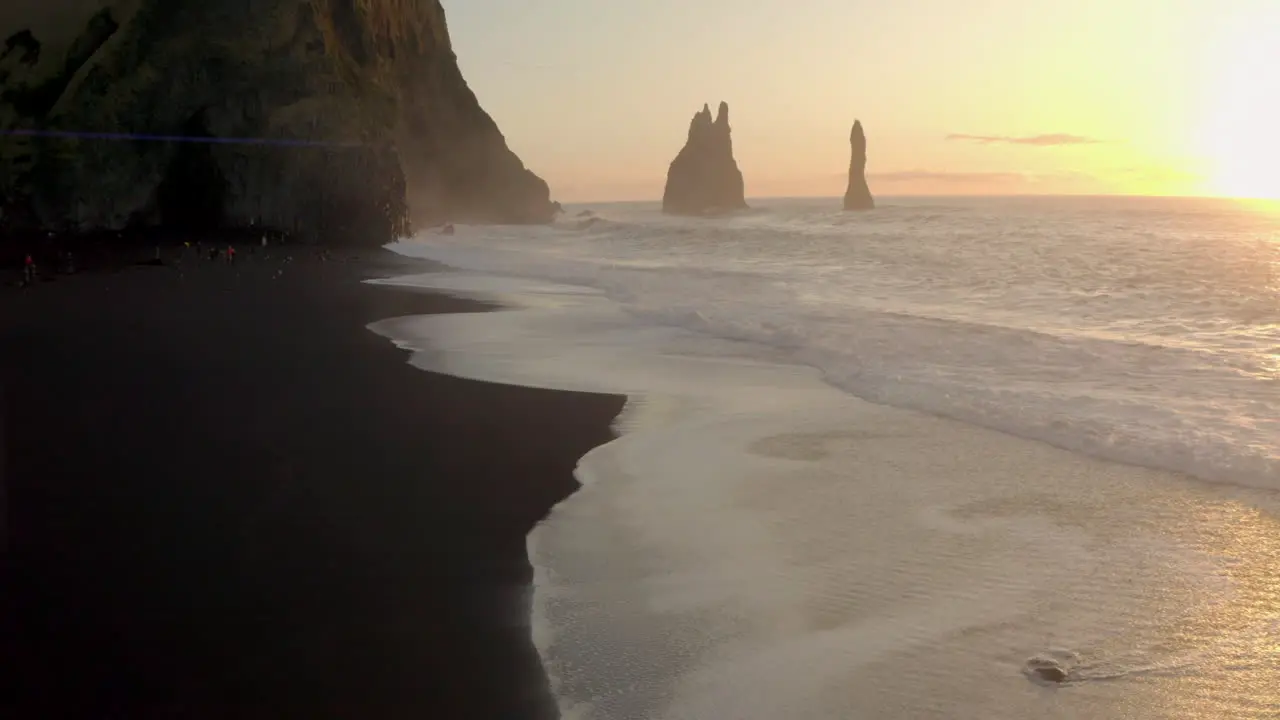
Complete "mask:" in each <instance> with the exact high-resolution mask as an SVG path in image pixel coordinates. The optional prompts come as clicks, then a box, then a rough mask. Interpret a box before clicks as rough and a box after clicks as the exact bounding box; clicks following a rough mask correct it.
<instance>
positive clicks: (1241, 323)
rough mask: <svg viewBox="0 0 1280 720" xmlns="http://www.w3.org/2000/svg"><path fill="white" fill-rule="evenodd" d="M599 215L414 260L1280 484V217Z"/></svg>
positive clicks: (447, 243)
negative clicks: (595, 301) (510, 279)
mask: <svg viewBox="0 0 1280 720" xmlns="http://www.w3.org/2000/svg"><path fill="white" fill-rule="evenodd" d="M757 205H758V206H759V207H758V209H757V210H754V211H751V212H749V213H746V214H743V215H740V216H736V217H732V218H725V219H717V220H706V219H680V218H668V217H664V216H662V215H661V214H660V213H658V212H657V208H656V206H653V205H644V204H618V205H607V206H597V207H594V208H592V211H593V212H595V213H597V214H598V216H597V217H594V218H589V217H588V218H578V217H575V215H576V213H577V212H578V210H579V209H578V208H570V212H569V213H567V215H566V219H565V220H564V221H562V223H561V224H560V225H558V226H556V227H550V228H459V229H458V234H457V235H455V236H452V237H445V236H437V235H423V236H420V237H419V238H417V239H416V240H414V241H411V242H406V243H402V244H400V246H399V247H398V248H397V249H398V251H400V252H403V253H406V254H410V255H416V256H420V257H429V258H432V259H435V260H439V261H441V262H444V263H446V264H448V265H451V266H454V267H459V268H463V269H467V270H472V271H476V272H487V273H496V274H500V275H509V276H519V277H524V278H529V279H538V280H543V281H553V282H561V283H568V284H573V285H582V286H587V287H591V288H595V289H598V290H600V291H602V292H603V293H604V294H605V295H606V296H607V297H609V298H610V299H612V300H614V301H615V302H617V303H618V304H619V305H620V306H621V307H622V308H624V309H625V310H626V312H628V313H629V314H630V315H632V316H633V317H634V318H635V319H636V320H637V322H638V323H640V324H645V325H666V326H675V327H682V328H686V329H690V330H694V331H697V332H699V333H702V334H706V335H711V336H715V337H720V338H725V339H733V340H743V341H750V342H751V343H754V350H752V352H753V353H754V354H755V355H756V356H757V357H770V358H775V357H777V356H778V355H779V354H781V355H784V356H785V357H786V359H787V360H788V361H790V362H795V363H799V364H804V365H808V366H811V367H815V368H817V369H819V370H820V371H821V372H822V373H823V376H824V378H825V379H826V380H827V381H828V382H830V383H832V384H834V385H836V386H838V387H840V388H842V389H845V390H847V391H850V392H852V393H854V394H855V395H858V396H859V397H862V398H864V399H869V400H873V401H876V402H881V403H885V404H889V405H894V406H898V407H905V408H913V409H919V410H923V411H926V412H929V413H933V414H939V415H943V416H947V417H952V418H956V419H961V420H965V421H968V422H972V423H976V424H979V425H982V426H984V427H989V428H994V429H999V430H1003V431H1006V432H1010V433H1013V434H1017V435H1021V436H1024V437H1029V438H1035V439H1041V440H1045V441H1047V442H1050V443H1052V444H1054V445H1057V446H1058V447H1063V448H1067V449H1073V450H1082V451H1085V452H1088V453H1091V454H1094V455H1097V456H1100V457H1106V458H1111V459H1117V460H1122V461H1125V462H1130V463H1135V464H1140V465H1148V466H1153V467H1161V468H1165V469H1171V470H1176V471H1182V472H1188V473H1191V474H1194V475H1197V476H1199V477H1202V478H1205V479H1209V480H1214V481H1221V482H1227V483H1235V484H1247V485H1252V486H1256V487H1267V488H1275V489H1280V413H1277V412H1276V408H1277V407H1280V212H1276V211H1275V209H1274V208H1268V207H1263V206H1257V205H1241V204H1239V203H1234V202H1231V201H1221V200H1182V199H1152V198H1147V199H1135V198H1016V199H984V200H977V199H974V200H957V199H935V200H927V199H913V200H893V199H889V200H885V201H883V202H882V204H881V205H882V206H881V208H880V209H877V210H875V211H872V212H868V213H841V212H838V211H836V210H835V209H834V208H835V207H836V203H835V202H834V201H829V200H818V201H801V200H790V201H781V200H780V201H767V200H761V201H758V202H757Z"/></svg>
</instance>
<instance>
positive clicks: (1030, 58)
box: [0, 0, 1280, 202]
mask: <svg viewBox="0 0 1280 720" xmlns="http://www.w3.org/2000/svg"><path fill="white" fill-rule="evenodd" d="M101 2H102V0H0V27H9V26H12V25H15V24H20V25H24V26H31V27H33V28H36V29H37V30H38V33H37V34H38V35H40V36H41V37H44V36H45V32H46V29H45V28H46V27H63V26H65V27H76V26H78V24H77V23H73V22H67V20H66V18H67V17H73V16H76V15H77V14H80V15H87V13H88V12H90V10H86V8H92V7H94V6H97V5H98V4H99V3H101ZM442 2H443V4H444V7H445V11H446V14H447V17H448V21H449V29H450V34H451V36H452V39H453V43H454V49H455V51H456V53H457V55H458V58H459V63H460V65H461V67H462V72H463V75H464V76H465V77H466V79H467V81H468V83H469V84H470V86H471V88H472V89H473V90H474V91H475V92H476V95H477V96H478V97H479V99H480V102H481V104H482V105H483V106H484V108H485V109H486V110H488V112H489V113H490V114H491V115H492V116H493V117H494V119H495V120H496V121H497V123H498V126H499V127H500V128H501V129H502V131H503V133H504V134H505V135H506V137H507V140H508V143H509V144H510V146H511V147H512V149H514V150H515V151H516V153H517V154H519V155H520V157H521V159H523V160H524V162H525V164H526V165H527V166H528V167H529V168H530V169H532V170H533V171H534V172H536V173H538V174H539V175H541V176H542V177H543V178H545V179H546V180H547V181H548V183H549V184H550V185H551V188H552V193H553V195H554V197H556V198H557V199H559V200H562V201H566V202H574V201H603V200H644V199H656V198H659V197H661V195H662V188H663V183H664V181H665V177H666V171H667V166H668V164H669V163H670V162H671V159H672V158H673V157H675V154H676V153H677V152H678V151H679V149H680V147H681V145H682V144H683V143H684V140H685V135H686V133H687V132H688V126H689V120H690V118H691V117H692V115H693V113H694V112H696V111H697V110H698V109H700V108H701V107H702V105H703V104H704V103H708V104H710V105H711V107H712V108H715V107H716V105H717V104H718V103H719V102H720V101H721V100H724V101H727V102H728V103H729V105H730V110H731V112H730V117H731V121H732V123H731V124H732V126H733V141H734V150H735V155H736V157H737V160H738V165H739V167H740V168H741V169H742V171H743V174H744V176H745V179H746V185H747V194H748V196H754V197H769V196H773V197H777V196H837V195H841V194H843V192H844V187H845V179H846V172H847V168H848V162H849V154H848V152H849V147H848V137H849V128H850V126H851V125H852V123H853V121H854V119H861V120H862V123H863V125H864V126H865V128H866V132H867V136H868V145H869V147H868V154H869V162H868V179H869V181H870V185H871V189H872V192H874V193H875V194H877V195H932V194H959V195H975V194H1027V193H1047V194H1061V193H1072V194H1075V193H1080V194H1112V193H1114V194H1140V195H1148V194H1150V195H1217V196H1232V197H1263V198H1272V199H1275V198H1280V0H1074V2H1063V1H1062V0H892V1H888V0H875V1H874V2H871V1H869V0H751V1H750V2H747V1H746V0H643V1H639V2H637V1H624V0H537V2H533V1H532V0H442Z"/></svg>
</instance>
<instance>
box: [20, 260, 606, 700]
mask: <svg viewBox="0 0 1280 720" xmlns="http://www.w3.org/2000/svg"><path fill="white" fill-rule="evenodd" d="M305 254H306V253H299V256H300V257H299V258H298V261H297V262H294V263H290V264H284V263H282V262H280V259H279V255H276V257H275V258H273V259H272V260H270V261H268V260H266V259H265V258H264V257H261V256H255V257H249V256H247V255H244V254H242V256H241V260H240V261H239V262H238V263H237V265H236V266H235V267H230V266H227V265H225V264H217V265H211V264H208V263H203V264H200V265H199V266H195V265H194V264H193V263H190V262H188V263H186V264H184V266H183V267H181V268H174V267H156V268H150V267H136V268H129V269H125V270H123V271H120V272H115V273H99V274H82V275H78V276H75V277H71V278H66V279H61V280H58V281H57V282H53V283H42V284H38V285H37V286H35V287H33V288H29V289H27V290H26V291H19V290H16V289H13V288H7V287H6V288H0V293H2V295H0V348H2V349H3V352H2V353H0V423H2V426H0V431H2V432H0V440H2V441H3V445H2V446H0V454H2V457H0V472H3V476H2V479H3V481H4V483H3V485H4V490H5V494H6V498H5V507H4V509H5V515H4V521H5V537H4V541H5V543H6V549H5V553H4V565H3V571H4V572H3V586H2V587H0V597H2V598H3V600H2V602H3V606H2V607H0V610H3V618H2V620H3V622H2V624H0V632H2V633H3V635H2V636H0V648H3V649H2V650H0V678H2V679H0V691H3V697H2V698H0V715H2V716H3V717H6V718H27V717H41V718H48V717H94V718H103V717H128V718H149V717H166V718H168V717H229V716H230V717H272V718H281V717H306V718H319V717H362V718H392V717H397V718H398V717H450V718H464V717H547V716H553V715H554V713H555V709H554V705H555V704H554V701H553V700H552V699H551V697H550V695H549V690H548V685H547V678H546V675H545V673H544V672H543V671H542V668H541V665H540V662H539V659H538V656H537V653H536V651H535V649H534V646H533V644H532V642H531V640H530V634H529V627H528V583H529V582H530V580H531V569H530V567H529V563H528V560H527V556H526V555H527V554H526V549H525V535H526V534H527V532H528V531H529V529H530V528H531V527H532V526H533V525H534V524H535V523H536V522H537V521H538V520H539V519H540V518H541V517H543V516H544V515H545V513H546V512H547V511H548V509H549V508H550V507H551V506H552V505H553V504H554V503H555V502H557V501H558V500H559V499H561V498H563V497H565V496H566V495H567V494H568V493H570V492H572V491H573V490H574V488H575V487H576V482H575V481H574V480H573V477H572V470H573V467H574V465H575V462H576V461H577V459H578V458H579V457H581V456H582V455H583V454H584V453H585V452H586V451H587V450H589V449H590V448H591V447H593V446H596V445H599V444H600V443H602V442H604V441H606V440H607V439H608V438H609V437H611V433H610V431H609V429H608V424H609V421H610V420H611V419H612V418H613V416H614V415H615V414H616V413H617V411H618V410H619V409H620V407H621V405H622V400H621V399H620V398H616V397H609V396H599V395H586V394H579V393H567V392H554V391H547V390H538V389H530V388H517V387H511V386H504V385H496V384H490V383H484V382H476V381H469V380H462V379H457V378H453V377H447V376H443V375H438V374H434V373H427V372H423V371H421V370H418V369H415V368H413V367H411V366H409V365H408V364H407V363H406V360H407V355H406V353H405V352H404V351H402V350H399V349H397V348H396V347H394V346H393V345H392V343H390V342H389V341H388V340H386V339H384V338H382V337H379V336H378V335H375V334H374V333H372V332H370V331H369V330H367V329H366V328H365V325H366V324H367V323H370V322H373V321H376V320H380V319H383V318H389V317H395V316H400V315H407V314H418V313H432V312H460V311H479V310H482V309H484V307H483V306H481V305H479V304H476V303H468V302H463V301H460V300H454V299H449V298H445V297H442V296H438V295H431V294H426V293H421V292H414V291H409V290H402V289H394V288H384V287H374V286H370V285H367V284H362V283H361V282H360V280H362V279H364V278H366V277H371V276H383V275H390V274H397V273H400V274H404V273H407V272H412V271H413V269H412V268H406V267H404V266H403V263H402V261H398V260H394V259H393V258H391V257H390V254H389V253H383V252H382V251H375V252H366V253H364V255H365V258H364V259H363V260H362V261H361V262H318V261H316V260H314V259H303V258H302V257H301V256H302V255H305ZM419 267H420V266H419ZM281 271H283V274H281V275H279V276H278V277H277V273H279V272H281Z"/></svg>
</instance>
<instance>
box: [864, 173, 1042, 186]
mask: <svg viewBox="0 0 1280 720" xmlns="http://www.w3.org/2000/svg"><path fill="white" fill-rule="evenodd" d="M1026 179H1027V176H1026V175H1023V174H1022V173H1011V172H938V171H933V170H900V171H898V172H883V173H870V174H868V176H867V180H869V181H871V182H876V183H914V182H942V183H954V184H957V185H970V184H975V183H983V184H986V183H1008V182H1023V181H1025V180H1026Z"/></svg>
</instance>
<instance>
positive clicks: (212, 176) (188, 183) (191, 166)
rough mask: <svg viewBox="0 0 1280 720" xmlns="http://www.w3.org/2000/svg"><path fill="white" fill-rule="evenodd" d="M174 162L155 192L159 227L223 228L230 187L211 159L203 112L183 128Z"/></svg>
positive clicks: (215, 162)
mask: <svg viewBox="0 0 1280 720" xmlns="http://www.w3.org/2000/svg"><path fill="white" fill-rule="evenodd" d="M181 135H182V136H183V137H185V138H188V139H189V142H183V143H179V145H178V149H177V151H176V152H175V153H174V154H173V159H171V160H170V161H169V166H168V168H166V169H165V173H164V177H163V179H161V181H160V185H159V186H158V187H157V188H156V209H157V210H158V211H159V213H160V223H161V224H162V225H163V226H165V227H169V228H176V229H182V230H199V229H212V228H220V227H223V226H224V225H225V224H226V219H227V201H228V196H229V184H228V182H227V179H226V177H224V176H223V174H222V169H221V168H219V167H218V163H217V160H216V159H215V158H214V156H213V148H212V143H210V142H209V141H208V140H209V139H210V138H214V137H215V136H214V135H213V133H211V132H209V128H208V125H207V123H206V121H205V118H204V111H203V110H201V111H199V112H196V113H195V114H194V115H192V116H191V117H190V118H188V119H187V121H186V122H185V123H183V125H182V129H181Z"/></svg>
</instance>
